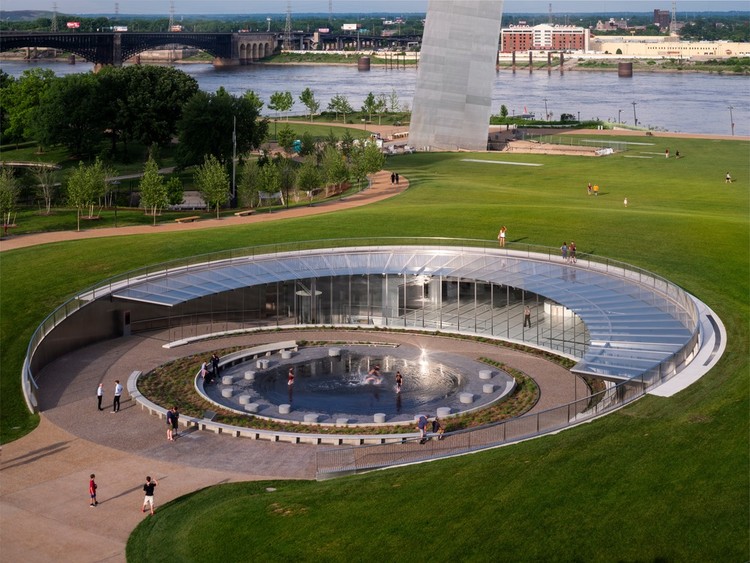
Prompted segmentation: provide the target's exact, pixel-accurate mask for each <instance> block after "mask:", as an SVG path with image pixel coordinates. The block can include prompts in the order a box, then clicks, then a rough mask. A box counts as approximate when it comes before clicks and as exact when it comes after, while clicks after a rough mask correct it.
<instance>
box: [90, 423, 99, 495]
mask: <svg viewBox="0 0 750 563" xmlns="http://www.w3.org/2000/svg"><path fill="white" fill-rule="evenodd" d="M100 410H101V409H100ZM95 478H96V475H94V474H93V473H92V474H91V477H89V499H90V501H89V507H90V508H94V507H95V506H96V505H98V504H99V501H97V500H96V481H95Z"/></svg>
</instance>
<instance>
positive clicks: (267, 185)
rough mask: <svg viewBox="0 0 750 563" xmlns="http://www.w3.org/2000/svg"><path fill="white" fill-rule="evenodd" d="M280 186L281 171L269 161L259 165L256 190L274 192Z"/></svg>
mask: <svg viewBox="0 0 750 563" xmlns="http://www.w3.org/2000/svg"><path fill="white" fill-rule="evenodd" d="M280 188H281V173H280V171H279V168H278V167H277V166H276V165H275V164H274V163H273V162H269V163H268V164H266V165H265V166H263V167H261V169H260V173H259V174H258V191H261V192H266V193H267V194H275V193H277V192H278V191H279V190H280ZM269 207H270V204H269Z"/></svg>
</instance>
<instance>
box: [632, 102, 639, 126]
mask: <svg viewBox="0 0 750 563" xmlns="http://www.w3.org/2000/svg"><path fill="white" fill-rule="evenodd" d="M637 105H638V104H636V103H635V102H633V125H635V126H636V127H638V117H637V116H636V114H635V106H637Z"/></svg>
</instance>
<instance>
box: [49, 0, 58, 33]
mask: <svg viewBox="0 0 750 563" xmlns="http://www.w3.org/2000/svg"><path fill="white" fill-rule="evenodd" d="M50 31H52V33H55V32H56V31H57V2H55V3H54V4H52V23H51V25H50Z"/></svg>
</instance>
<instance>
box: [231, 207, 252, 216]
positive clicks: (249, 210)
mask: <svg viewBox="0 0 750 563" xmlns="http://www.w3.org/2000/svg"><path fill="white" fill-rule="evenodd" d="M253 213H255V209H245V210H244V211H238V212H237V213H235V214H234V216H235V217H247V216H248V215H252V214H253Z"/></svg>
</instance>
